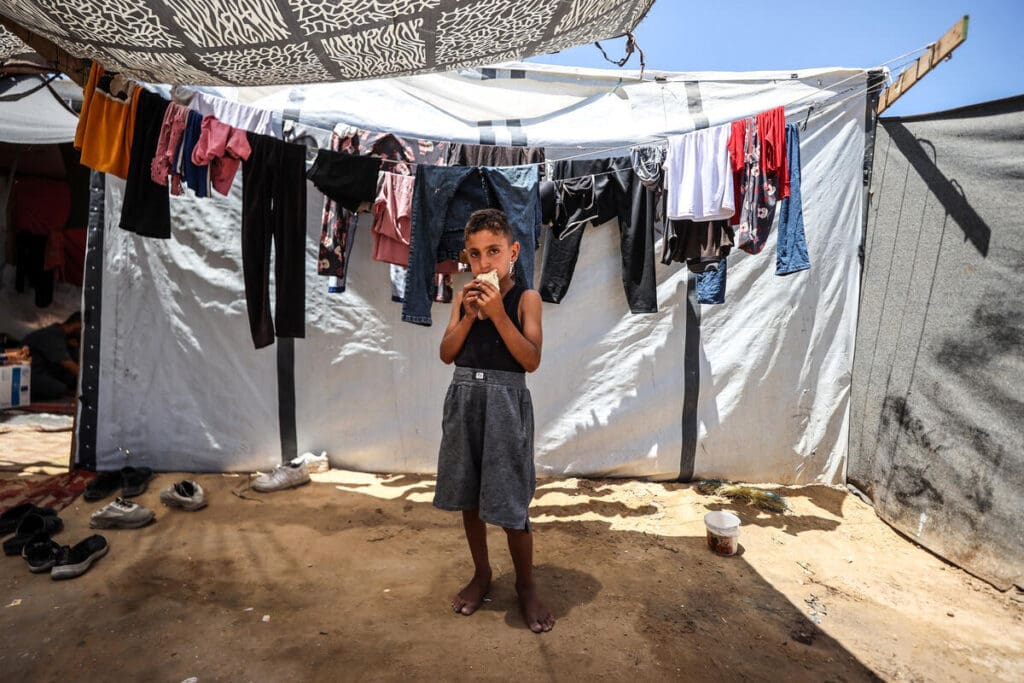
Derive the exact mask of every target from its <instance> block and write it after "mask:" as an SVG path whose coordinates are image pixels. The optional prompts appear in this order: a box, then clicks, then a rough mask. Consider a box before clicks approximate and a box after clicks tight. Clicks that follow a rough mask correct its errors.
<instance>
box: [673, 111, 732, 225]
mask: <svg viewBox="0 0 1024 683" xmlns="http://www.w3.org/2000/svg"><path fill="white" fill-rule="evenodd" d="M731 130H732V128H731V126H730V125H724V126H715V127H713V128H706V129H704V130H698V131H694V132H692V133H687V134H686V135H673V136H670V137H669V138H668V145H667V154H666V156H665V187H666V191H667V196H668V197H667V204H668V208H667V210H666V213H667V216H668V218H672V219H675V220H680V219H685V220H691V221H711V220H718V219H721V218H730V217H732V215H733V214H734V213H735V212H736V200H735V195H734V192H733V175H732V170H731V168H730V161H729V148H728V144H729V133H730V131H731Z"/></svg>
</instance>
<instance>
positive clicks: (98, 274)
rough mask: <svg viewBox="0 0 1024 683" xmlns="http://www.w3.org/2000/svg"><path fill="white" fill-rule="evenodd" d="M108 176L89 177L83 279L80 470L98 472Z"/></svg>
mask: <svg viewBox="0 0 1024 683" xmlns="http://www.w3.org/2000/svg"><path fill="white" fill-rule="evenodd" d="M105 201H106V189H105V176H104V175H103V174H102V173H97V172H96V171H91V172H90V173H89V222H88V226H87V227H88V230H87V233H86V243H85V262H84V264H83V266H84V270H85V276H84V277H83V278H82V341H81V346H80V348H81V356H82V364H81V366H80V369H79V375H78V381H79V396H78V401H79V406H78V415H77V416H76V418H75V448H74V453H73V455H72V458H73V460H74V463H75V465H76V466H77V467H80V468H83V469H87V470H95V469H96V426H97V424H98V422H99V385H100V323H101V321H102V317H101V314H102V310H101V303H102V301H103V214H104V208H103V207H104V202H105Z"/></svg>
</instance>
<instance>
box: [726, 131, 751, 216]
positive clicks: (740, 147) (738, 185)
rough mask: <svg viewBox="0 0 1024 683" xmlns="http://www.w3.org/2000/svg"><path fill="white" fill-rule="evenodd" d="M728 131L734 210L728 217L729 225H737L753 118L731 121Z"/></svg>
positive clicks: (741, 205)
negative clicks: (729, 217) (730, 216)
mask: <svg viewBox="0 0 1024 683" xmlns="http://www.w3.org/2000/svg"><path fill="white" fill-rule="evenodd" d="M731 126H732V127H731V130H730V132H729V144H728V147H729V168H730V170H731V171H732V186H733V202H734V205H735V207H736V212H735V213H734V214H733V215H732V218H731V219H729V222H730V224H731V225H739V222H740V214H741V209H742V207H743V193H744V191H745V188H746V185H745V182H746V174H745V170H746V168H747V143H748V140H750V138H751V137H753V135H754V119H753V117H749V116H748V117H747V118H743V119H739V120H738V121H733V122H732V124H731Z"/></svg>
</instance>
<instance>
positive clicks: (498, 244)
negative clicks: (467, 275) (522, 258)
mask: <svg viewBox="0 0 1024 683" xmlns="http://www.w3.org/2000/svg"><path fill="white" fill-rule="evenodd" d="M518 257H519V242H509V239H508V237H506V236H505V235H500V234H498V233H496V232H492V231H490V230H478V231H476V232H474V233H473V234H472V235H470V236H469V238H468V239H466V260H467V261H468V262H469V267H470V269H471V270H472V271H473V275H480V274H482V273H489V272H491V271H492V270H496V271H498V278H499V279H504V278H505V277H506V276H507V275H508V274H509V273H510V272H511V270H512V261H515V260H516V258H518Z"/></svg>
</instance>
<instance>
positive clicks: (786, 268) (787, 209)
mask: <svg viewBox="0 0 1024 683" xmlns="http://www.w3.org/2000/svg"><path fill="white" fill-rule="evenodd" d="M786 162H787V164H788V166H789V196H788V197H786V198H785V199H783V200H782V207H781V208H780V209H779V237H778V241H777V242H776V243H775V274H776V275H790V274H792V273H798V272H800V271H801V270H807V269H808V268H810V267H811V260H810V258H809V257H808V256H807V237H806V236H805V235H804V208H803V200H802V198H801V197H800V128H799V127H798V126H797V125H796V124H795V123H787V124H786Z"/></svg>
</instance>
